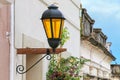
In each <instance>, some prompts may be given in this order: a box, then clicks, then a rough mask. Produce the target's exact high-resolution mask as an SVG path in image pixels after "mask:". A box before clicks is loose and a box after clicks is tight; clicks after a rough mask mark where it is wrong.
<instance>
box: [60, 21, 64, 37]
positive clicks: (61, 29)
mask: <svg viewBox="0 0 120 80" xmlns="http://www.w3.org/2000/svg"><path fill="white" fill-rule="evenodd" d="M63 26H64V19H62V24H61V30H60V31H61V32H60V38H61V35H62V30H63Z"/></svg>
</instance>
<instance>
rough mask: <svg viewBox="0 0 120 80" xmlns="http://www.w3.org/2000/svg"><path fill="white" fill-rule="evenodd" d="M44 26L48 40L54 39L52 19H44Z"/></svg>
mask: <svg viewBox="0 0 120 80" xmlns="http://www.w3.org/2000/svg"><path fill="white" fill-rule="evenodd" d="M43 25H44V28H45V32H46V35H47V37H48V38H52V32H51V25H50V19H43Z"/></svg>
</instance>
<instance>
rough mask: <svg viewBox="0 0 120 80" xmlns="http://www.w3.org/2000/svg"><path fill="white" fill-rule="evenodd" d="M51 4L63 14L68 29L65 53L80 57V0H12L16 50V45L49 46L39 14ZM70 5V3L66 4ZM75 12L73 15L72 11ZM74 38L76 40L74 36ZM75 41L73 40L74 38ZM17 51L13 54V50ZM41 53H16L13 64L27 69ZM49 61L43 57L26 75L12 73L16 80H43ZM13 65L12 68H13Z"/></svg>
mask: <svg viewBox="0 0 120 80" xmlns="http://www.w3.org/2000/svg"><path fill="white" fill-rule="evenodd" d="M51 4H55V5H57V6H58V7H59V10H60V11H61V12H62V13H63V15H64V16H65V18H66V20H65V24H64V27H67V28H68V30H69V32H70V39H69V41H68V42H67V43H66V44H65V45H64V47H65V48H67V52H65V53H63V55H65V56H70V55H72V56H76V57H79V56H80V41H79V40H80V35H79V34H80V19H79V16H80V15H79V11H80V8H79V5H80V1H79V0H65V1H61V0H15V2H14V9H15V13H14V15H15V17H14V19H15V22H14V24H15V27H14V28H15V49H19V48H26V47H28V48H49V46H48V42H47V38H46V35H45V31H44V28H43V25H42V21H41V19H40V18H41V16H42V13H43V12H44V11H45V10H46V9H47V7H48V6H49V5H51ZM69 5H70V6H69ZM73 12H74V14H73ZM75 38H76V39H75ZM74 40H76V41H74ZM15 54H16V53H15ZM42 56H43V55H41V54H37V55H36V54H31V55H18V54H16V55H15V56H14V57H15V63H14V65H15V67H16V65H21V64H22V65H24V66H26V69H28V68H29V67H30V66H31V65H32V64H34V63H35V62H36V61H37V60H38V59H39V58H40V57H42ZM48 63H49V61H48V60H46V59H44V60H42V61H41V62H40V63H39V64H37V65H36V66H34V67H33V69H31V70H30V71H28V72H27V73H26V74H23V75H21V74H18V73H17V74H14V75H15V76H14V78H15V79H16V80H46V72H47V68H48ZM15 67H14V68H15Z"/></svg>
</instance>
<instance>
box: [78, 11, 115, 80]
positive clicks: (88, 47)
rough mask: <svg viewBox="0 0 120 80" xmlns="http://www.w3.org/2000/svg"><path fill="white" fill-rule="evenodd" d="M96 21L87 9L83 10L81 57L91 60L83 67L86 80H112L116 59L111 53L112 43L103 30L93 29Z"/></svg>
mask: <svg viewBox="0 0 120 80" xmlns="http://www.w3.org/2000/svg"><path fill="white" fill-rule="evenodd" d="M94 22H95V21H94V20H93V19H92V18H91V17H90V16H89V14H88V13H87V10H86V9H82V22H81V49H80V50H81V57H84V58H86V59H90V62H88V63H86V64H85V66H84V67H83V76H84V77H83V78H84V80H110V79H111V68H110V63H111V61H113V60H115V57H114V56H113V55H112V54H111V53H110V46H111V43H110V42H106V40H107V36H106V35H104V33H103V32H102V29H100V28H93V24H94Z"/></svg>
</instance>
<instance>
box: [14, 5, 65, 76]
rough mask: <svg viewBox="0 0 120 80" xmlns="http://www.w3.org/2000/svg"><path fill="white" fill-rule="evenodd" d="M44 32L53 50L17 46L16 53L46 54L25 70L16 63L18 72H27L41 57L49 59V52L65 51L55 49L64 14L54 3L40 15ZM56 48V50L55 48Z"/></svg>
mask: <svg viewBox="0 0 120 80" xmlns="http://www.w3.org/2000/svg"><path fill="white" fill-rule="evenodd" d="M41 20H42V23H43V26H44V29H45V33H46V36H47V39H48V43H49V46H50V47H52V49H53V50H51V49H48V48H19V49H17V54H34V53H35V54H46V55H44V56H43V57H41V58H40V59H39V60H38V61H37V62H35V63H34V64H33V65H32V66H31V67H29V68H28V69H27V70H24V69H25V68H24V66H23V65H18V66H17V67H16V72H17V73H19V74H24V73H27V72H28V71H29V70H31V69H32V68H33V67H34V66H35V65H36V64H38V63H39V62H40V61H41V60H42V59H44V58H45V57H46V56H47V57H46V58H47V60H50V59H51V56H50V53H52V52H54V53H57V54H58V53H60V52H63V51H66V49H56V48H57V47H58V46H59V44H60V41H61V34H62V29H63V25H64V20H65V18H64V16H63V15H62V13H61V12H60V11H59V10H58V7H57V6H55V5H53V4H52V5H50V6H49V7H48V10H46V11H45V12H43V14H42V17H41ZM55 49H56V50H55Z"/></svg>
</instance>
